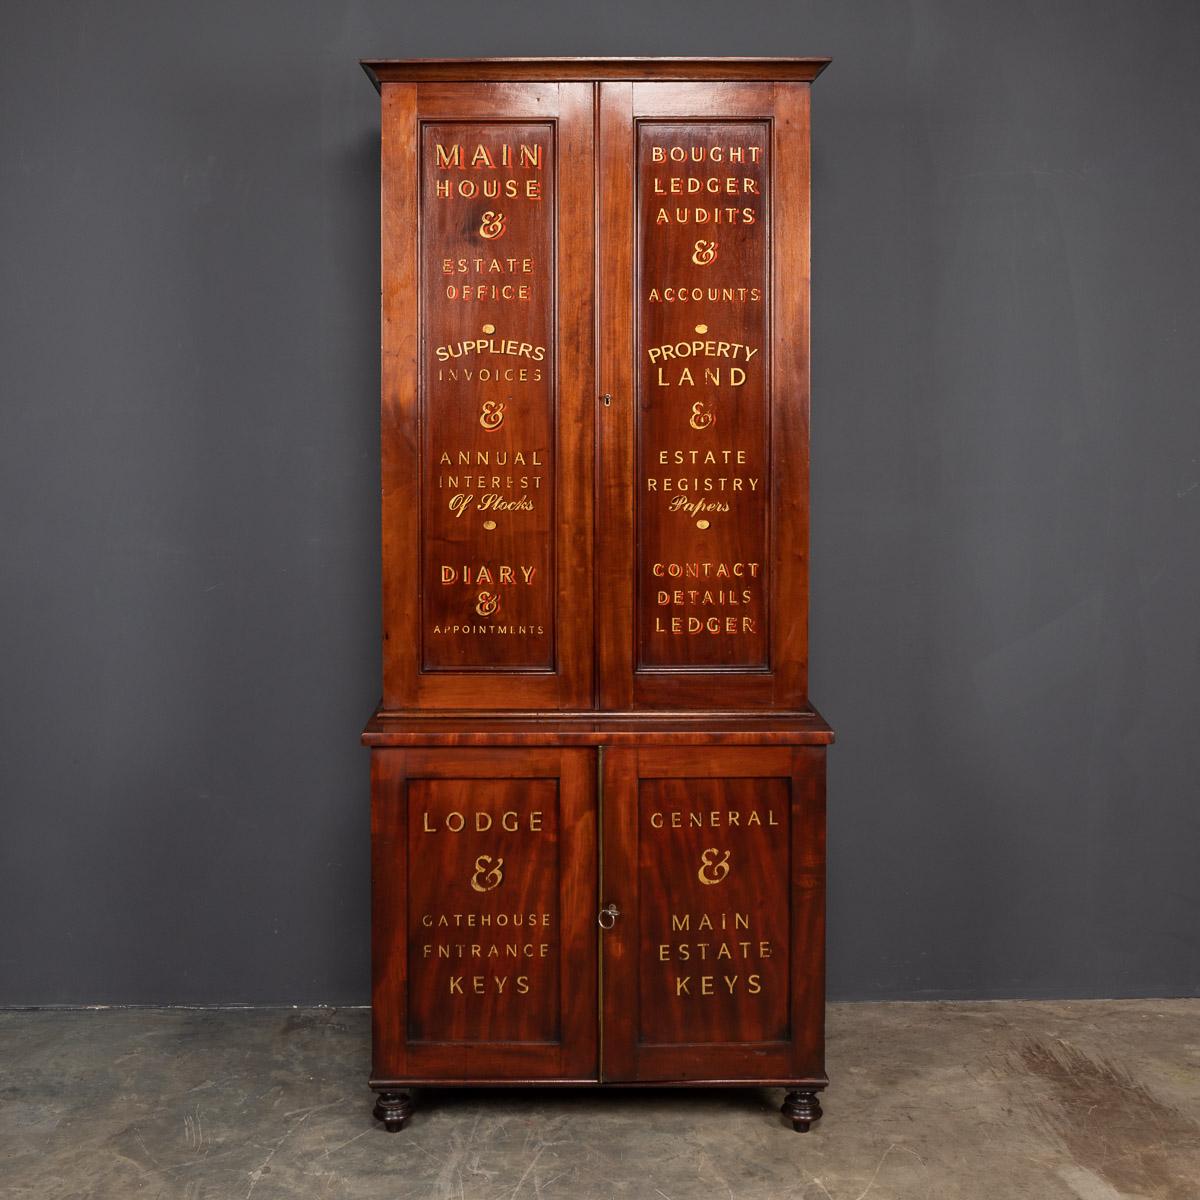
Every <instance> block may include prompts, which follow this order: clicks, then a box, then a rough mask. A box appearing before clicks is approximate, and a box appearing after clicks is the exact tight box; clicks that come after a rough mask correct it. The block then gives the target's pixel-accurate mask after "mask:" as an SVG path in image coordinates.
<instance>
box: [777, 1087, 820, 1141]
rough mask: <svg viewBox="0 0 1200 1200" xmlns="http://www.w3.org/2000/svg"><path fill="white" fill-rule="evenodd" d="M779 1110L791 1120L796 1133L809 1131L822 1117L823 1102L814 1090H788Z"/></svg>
mask: <svg viewBox="0 0 1200 1200" xmlns="http://www.w3.org/2000/svg"><path fill="white" fill-rule="evenodd" d="M779 1111H780V1112H781V1113H783V1115H784V1117H785V1118H786V1119H787V1120H789V1121H791V1123H792V1129H793V1130H794V1131H795V1132H796V1133H807V1132H808V1131H809V1130H810V1129H811V1128H812V1125H813V1122H814V1121H819V1120H820V1119H821V1102H820V1100H818V1099H817V1093H816V1092H813V1091H803V1092H788V1094H787V1095H786V1096H785V1097H784V1101H783V1104H781V1105H780V1107H779Z"/></svg>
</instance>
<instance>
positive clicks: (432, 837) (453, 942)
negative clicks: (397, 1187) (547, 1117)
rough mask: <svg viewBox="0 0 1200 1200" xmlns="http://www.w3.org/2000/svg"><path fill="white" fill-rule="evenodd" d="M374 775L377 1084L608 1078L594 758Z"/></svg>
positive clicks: (424, 755)
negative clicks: (603, 1072) (600, 979)
mask: <svg viewBox="0 0 1200 1200" xmlns="http://www.w3.org/2000/svg"><path fill="white" fill-rule="evenodd" d="M371 759H372V763H371V785H372V786H371V797H372V799H371V843H372V943H373V945H372V959H373V1005H372V1007H373V1022H374V1025H373V1033H374V1061H373V1066H372V1082H373V1083H375V1084H377V1085H378V1084H382V1083H388V1082H391V1081H397V1082H400V1081H408V1082H419V1081H427V1082H430V1081H447V1082H453V1081H459V1080H462V1081H467V1080H472V1081H474V1080H478V1081H487V1080H494V1081H501V1080H503V1081H506V1082H520V1081H522V1080H536V1079H550V1078H557V1079H581V1080H586V1079H595V1078H597V1077H598V1062H597V1033H598V1011H597V1010H598V1002H597V983H596V979H597V975H596V972H597V947H596V936H597V925H596V908H597V906H596V858H597V854H596V810H595V800H596V794H595V793H596V788H595V778H596V770H595V764H596V756H595V752H594V751H592V750H588V749H583V750H557V749H541V748H539V749H533V750H493V749H445V750H443V749H437V750H427V749H421V750H405V749H382V750H374V751H372V755H371Z"/></svg>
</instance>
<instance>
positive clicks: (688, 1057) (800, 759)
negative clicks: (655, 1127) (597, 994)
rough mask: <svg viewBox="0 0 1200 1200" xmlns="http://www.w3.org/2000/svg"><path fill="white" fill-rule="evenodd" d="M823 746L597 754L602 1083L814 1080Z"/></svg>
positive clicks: (818, 1070)
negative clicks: (602, 914)
mask: <svg viewBox="0 0 1200 1200" xmlns="http://www.w3.org/2000/svg"><path fill="white" fill-rule="evenodd" d="M824 770H825V759H824V749H823V748H821V747H806V746H799V747H773V746H763V747H730V748H720V747H713V748H704V747H687V748H683V749H666V748H649V749H628V750H627V749H610V750H607V751H606V752H605V756H604V796H603V825H604V832H603V839H604V861H603V877H602V882H601V895H600V903H601V905H602V906H610V905H611V906H615V908H616V910H617V915H613V916H609V917H607V918H605V921H604V923H605V924H606V925H609V924H611V928H610V929H608V930H606V931H605V932H602V933H601V935H600V936H601V938H602V942H601V955H602V972H603V1014H602V1016H603V1040H602V1044H603V1051H602V1053H603V1063H602V1074H603V1077H604V1079H606V1080H612V1081H614V1082H617V1081H622V1080H624V1081H631V1082H634V1081H636V1082H655V1081H658V1082H669V1081H681V1082H682V1081H685V1080H696V1081H704V1080H712V1081H734V1080H746V1081H755V1080H757V1081H763V1082H767V1081H775V1082H780V1083H784V1082H791V1081H803V1080H811V1081H814V1082H823V1081H824V1078H825V1076H824V1003H825V996H824V991H825V980H824V888H825V812H824V809H825V777H824Z"/></svg>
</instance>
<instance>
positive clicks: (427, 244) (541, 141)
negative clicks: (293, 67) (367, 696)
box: [381, 83, 596, 711]
mask: <svg viewBox="0 0 1200 1200" xmlns="http://www.w3.org/2000/svg"><path fill="white" fill-rule="evenodd" d="M382 96H383V104H382V113H383V115H382V136H383V153H382V180H381V182H382V280H383V292H382V316H383V324H382V348H383V355H382V434H381V436H382V492H383V616H384V643H383V648H384V700H383V703H384V707H385V708H387V709H415V708H421V709H424V710H426V711H428V710H430V709H462V710H471V709H484V710H486V709H496V708H510V709H512V708H572V707H575V708H578V707H589V706H590V705H591V701H592V659H593V641H592V599H591V597H592V566H591V559H592V478H593V444H594V421H595V417H594V408H595V404H596V397H595V378H594V370H593V363H592V341H593V315H592V314H593V295H594V288H593V279H594V269H593V268H594V261H593V259H594V255H593V245H594V242H593V237H594V233H593V230H594V217H593V212H594V204H593V195H594V180H593V161H592V143H593V133H592V124H593V118H592V113H593V103H592V88H591V85H590V84H585V83H562V84H558V83H522V84H517V83H489V84H439V83H419V84H410V83H385V84H384V85H383V87H382Z"/></svg>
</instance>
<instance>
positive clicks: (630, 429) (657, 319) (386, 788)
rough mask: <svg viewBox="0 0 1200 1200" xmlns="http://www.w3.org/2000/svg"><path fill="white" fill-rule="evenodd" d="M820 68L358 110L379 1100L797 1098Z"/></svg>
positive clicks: (812, 1061) (804, 1121) (630, 79)
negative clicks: (417, 1091)
mask: <svg viewBox="0 0 1200 1200" xmlns="http://www.w3.org/2000/svg"><path fill="white" fill-rule="evenodd" d="M825 63H826V60H824V59H712V60H688V59H664V60H645V61H639V60H626V59H599V60H581V59H567V60H537V59H514V60H498V59H493V60H478V61H470V62H468V61H451V60H444V61H443V60H426V61H415V62H397V61H387V62H371V63H366V64H364V66H366V68H367V71H368V73H369V74H370V75H371V77H372V79H373V81H374V82H375V83H376V85H377V87H378V88H379V91H380V95H381V98H382V143H381V144H382V159H381V164H382V167H381V188H382V203H381V219H382V226H381V230H382V234H381V250H382V262H381V271H382V287H381V296H382V325H381V345H382V360H381V361H382V368H381V381H382V397H381V403H382V410H381V411H382V423H381V451H382V462H381V484H382V525H383V560H382V561H383V698H382V701H381V703H380V706H379V709H378V711H377V712H376V713H375V715H374V717H373V718H372V720H371V722H370V723H369V725H368V726H367V729H366V731H365V733H364V735H363V738H364V742H365V743H366V744H367V745H368V746H370V747H371V753H372V848H373V855H372V861H373V908H372V914H373V915H372V923H373V981H374V982H373V987H374V991H373V1008H374V1063H373V1070H372V1080H371V1084H372V1087H374V1088H375V1089H376V1091H377V1092H379V1099H378V1102H377V1105H376V1115H378V1116H379V1117H380V1118H381V1119H382V1120H383V1121H384V1122H385V1124H386V1125H387V1127H388V1128H389V1129H397V1128H400V1127H401V1126H402V1125H403V1124H404V1123H405V1121H406V1120H407V1119H408V1117H409V1115H410V1113H411V1111H412V1105H411V1100H410V1098H409V1097H408V1096H407V1095H406V1094H404V1092H403V1090H402V1089H404V1088H406V1087H408V1086H410V1085H415V1084H437V1085H462V1084H469V1083H489V1084H496V1083H523V1082H533V1081H538V1082H545V1083H576V1084H579V1083H602V1082H614V1083H615V1082H621V1083H633V1084H680V1083H686V1082H704V1083H710V1084H711V1083H721V1084H731V1085H732V1084H737V1085H754V1084H771V1085H776V1086H784V1087H787V1088H788V1089H789V1094H788V1097H787V1099H786V1101H785V1104H784V1113H785V1115H786V1116H787V1117H788V1119H789V1120H790V1121H791V1122H792V1125H793V1127H794V1128H796V1129H807V1128H808V1127H809V1125H810V1123H811V1122H812V1121H813V1120H816V1119H817V1117H819V1116H820V1107H819V1105H818V1104H817V1100H816V1093H817V1091H818V1090H819V1089H820V1088H822V1087H824V1085H825V1083H826V1077H825V1073H824V1062H823V1010H824V983H823V979H824V943H823V937H824V933H823V930H824V870H825V855H824V829H825V825H824V803H825V787H824V779H825V775H824V771H825V762H824V759H825V749H826V747H827V745H828V744H829V743H830V742H831V741H832V736H833V735H832V732H831V731H830V729H829V727H828V726H827V725H826V724H825V722H824V721H823V720H822V718H821V717H820V716H819V715H818V714H817V713H816V711H815V710H814V709H813V707H812V706H811V704H810V703H809V700H808V696H807V665H808V646H807V624H808V554H807V547H808V442H809V439H808V421H809V395H808V357H809V246H808V228H809V213H808V205H809V199H808V197H809V85H810V84H811V82H812V80H813V79H814V78H815V77H816V75H817V74H818V73H819V72H820V70H821V69H823V67H824V66H825Z"/></svg>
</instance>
